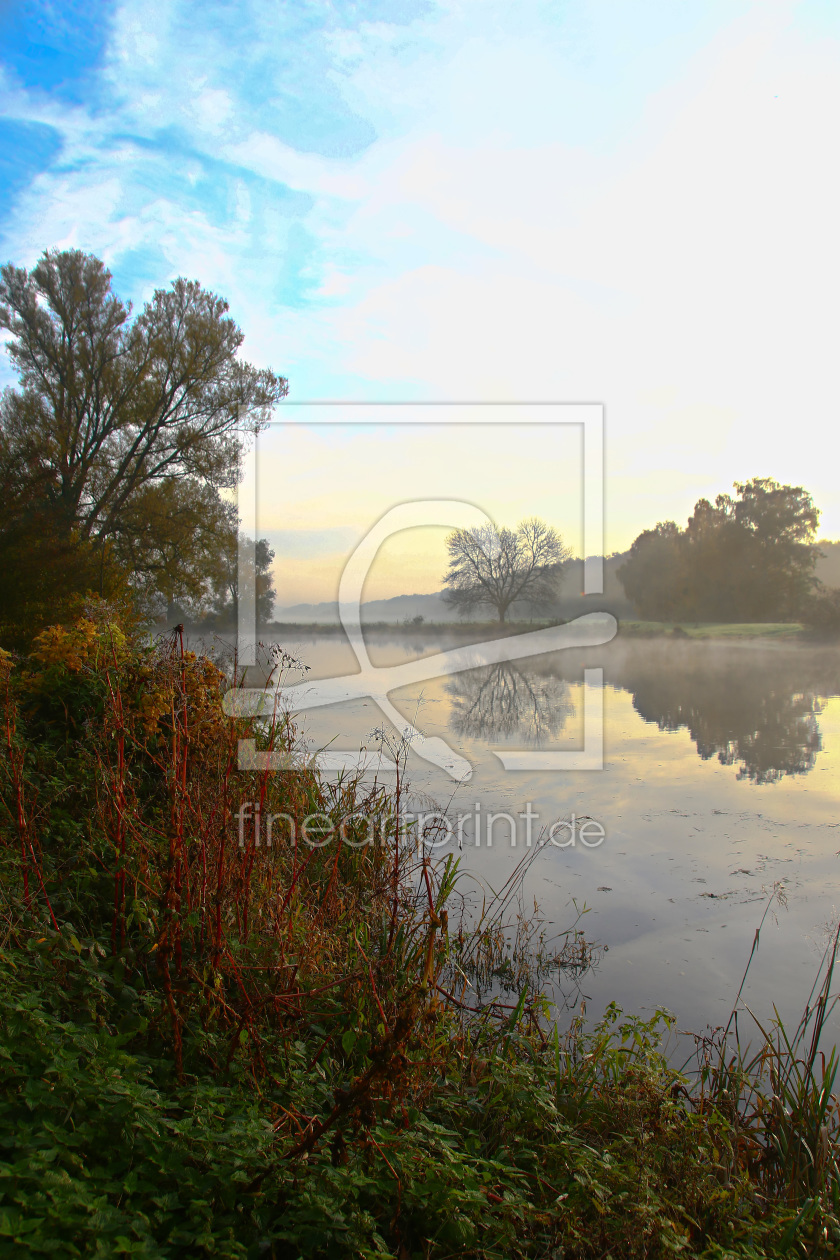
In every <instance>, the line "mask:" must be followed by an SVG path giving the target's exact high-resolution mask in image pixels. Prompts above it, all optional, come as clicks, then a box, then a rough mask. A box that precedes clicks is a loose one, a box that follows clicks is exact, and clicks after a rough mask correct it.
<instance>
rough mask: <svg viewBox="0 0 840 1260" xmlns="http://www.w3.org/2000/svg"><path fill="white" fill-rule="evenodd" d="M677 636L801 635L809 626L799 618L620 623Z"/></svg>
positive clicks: (649, 633)
mask: <svg viewBox="0 0 840 1260" xmlns="http://www.w3.org/2000/svg"><path fill="white" fill-rule="evenodd" d="M675 630H676V631H677V637H681V635H682V634H684V635H685V636H686V637H687V638H689V639H798V638H800V637H801V636H802V635H803V634H804V632H805V627H804V626H803V625H801V624H800V623H799V622H784V621H780V622H733V623H730V622H711V621H708V622H707V621H703V622H697V623H694V622H687V621H683V622H675V621H624V620H622V621H621V622H620V623H619V630H618V634H619V638H620V637H621V636H622V635H625V636H627V637H637V638H652V637H654V636H657V635H669V636H671V637H674V631H675Z"/></svg>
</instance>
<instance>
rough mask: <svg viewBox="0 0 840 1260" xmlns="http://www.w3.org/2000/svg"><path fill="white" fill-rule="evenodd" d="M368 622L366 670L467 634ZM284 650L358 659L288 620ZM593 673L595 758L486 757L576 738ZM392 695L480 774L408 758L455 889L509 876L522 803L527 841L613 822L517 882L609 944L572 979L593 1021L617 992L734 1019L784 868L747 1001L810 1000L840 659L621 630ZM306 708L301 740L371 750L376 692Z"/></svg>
mask: <svg viewBox="0 0 840 1260" xmlns="http://www.w3.org/2000/svg"><path fill="white" fill-rule="evenodd" d="M366 637H367V640H368V646H369V652H370V656H371V659H372V661H373V663H374V664H375V665H376V666H377V667H382V666H385V665H396V664H400V663H402V662H405V661H409V660H414V659H417V658H418V657H422V656H428V655H432V654H433V653H436V652H440V651H444V650H446V649H447V648H450V647H452V646H453V645H454V644H455V643H459V644H462V643H463V637H461V638H459V639H456V638H454V637H452V636H450V635H448V634H447V633H442V632H440V631H438V630H436V631H434V632H432V631H431V630H429V631H425V632H421V631H418V632H414V631H398V630H395V631H393V632H389V631H371V632H369V633H368V635H367V636H366ZM282 646H283V647H284V648H285V649H287V650H288V651H290V652H292V653H293V654H294V655H295V656H297V657H298V658H299V659H300V660H301V661H302V662H303V663H304V664H306V665H308V666H309V667H310V673H309V675H308V677H310V678H315V679H317V678H327V677H332V676H335V675H339V674H344V673H352V672H354V671H355V669H356V664H355V661H354V658H353V654H352V651H351V649H350V647H349V645H348V644H347V642H346V641H345V640H343V639H342V638H341V637H339V636H337V635H317V634H316V635H313V634H311V633H309V632H307V633H306V634H304V635H302V636H301V637H300V638H299V639H294V638H293V637H292V636H290V635H287V636H286V638H285V639H284V642H283V644H282ZM594 667H600V668H602V669H603V671H604V713H605V738H604V769H603V771H574V772H557V771H553V772H552V771H540V770H521V771H516V772H511V771H506V770H505V769H504V768H503V766H502V763H501V762H500V760H499V758H498V757H497V756H496V755H495V751H494V750H497V751H499V750H511V749H523V750H524V749H528V748H539V749H546V750H548V749H569V750H571V749H575V748H580V747H582V745H583V738H584V732H583V719H582V713H583V705H582V699H583V671H584V668H594ZM391 699H392V701H393V702H394V704H395V705H396V707H397V709H398V710H399V712H400V713H401V714H402V715H403V716H404V717H405V718H406V720H407V721H409V722H411V723H412V724H414V725H415V726H417V727H418V728H419V729H420V730H422V732H423V733H424V734H425V735H427V736H437V737H440V738H442V739H444V740H445V741H446V742H447V743H448V744H449V745H450V747H451V748H452V749H453V750H454V751H456V752H457V753H458V754H459V755H461V756H463V757H465V758H467V760H469V761H470V762H471V763H472V765H473V767H474V769H473V775H472V777H471V779H470V780H469V782H467V783H464V784H460V785H459V784H457V783H454V782H453V781H452V780H451V779H449V778H447V776H446V775H445V774H444V773H443V772H442V771H440V770H438V769H437V768H435V767H433V766H431V765H429V764H428V763H426V762H424V761H422V760H421V759H420V758H419V757H417V756H416V755H414V754H411V755H410V756H409V760H408V775H409V780H410V784H411V788H412V791H413V793H414V807H415V808H416V809H418V810H419V809H429V808H434V807H435V806H437V807H440V808H441V809H446V810H447V811H448V812H449V814H450V816H452V817H453V818H454V817H457V816H460V817H461V819H462V825H461V829H460V836H461V844H462V847H461V851H460V857H461V865H462V869H463V870H464V872H465V880H464V883H463V884H462V888H463V890H464V891H467V890H468V885H469V887H470V888H472V890H473V892H474V894H475V895H476V896H479V897H480V896H481V895H483V893H484V891H485V890H486V889H488V888H489V889H496V888H498V887H499V886H500V885H501V884H502V883H504V881H505V879H507V877H508V876H509V874H510V873H511V871H512V870H513V868H514V866H515V864H516V863H517V862H518V861H519V860H520V859H521V858H522V857H523V854H524V853H525V851H526V838H525V824H524V822H522V821H521V818H522V815H523V812H524V811H526V810H529V811H531V812H532V814H533V815H534V816H535V818H536V820H537V821H535V822H534V823H533V825H532V839H533V840H534V841H535V840H536V838H537V836H538V835H539V834H540V832H541V831H544V830H547V828H548V827H549V826H550V825H551V824H552V823H554V822H556V821H557V820H562V819H568V818H570V816H571V815H572V814H574V815H575V816H576V817H577V818H578V819H581V818H591V819H594V820H597V822H599V823H600V824H601V826H602V827H603V829H604V831H605V833H606V834H605V839H604V841H603V843H602V844H600V845H599V846H598V847H594V848H586V847H584V846H583V845H581V844H580V843H577V844H576V845H574V846H569V847H566V848H560V847H555V846H553V845H546V846H544V847H543V848H542V849H541V851H540V852H539V854H538V855H537V857H536V859H535V861H534V862H533V864H532V865H531V867H530V869H529V872H528V875H527V877H526V880H525V885H524V889H523V901H524V906H525V908H526V909H528V910H530V909H532V908H533V902H534V899H535V898H536V900H537V902H538V904H539V906H540V910H541V912H542V914H543V915H544V917H545V918H546V919H547V920H548V923H549V924H550V929H549V930H550V931H560V930H562V929H563V928H564V927H567V926H569V925H570V924H571V922H572V921H573V919H574V917H575V907H574V904H573V902H574V903H576V904H577V906H578V907H582V906H583V905H584V904H585V905H586V906H587V907H589V908H590V909H589V913H587V914H586V916H585V917H584V920H583V923H582V926H583V927H584V928H585V931H586V935H587V938H588V939H589V940H590V941H593V942H596V943H598V944H599V945H600V946H602V947H603V946H606V947H607V948H606V950H605V951H603V952H601V953H600V955H599V961H598V963H597V966H596V967H595V968H594V969H592V970H591V971H589V972H588V973H587V974H585V975H584V976H583V977H582V978H581V979H580V981H579V982H578V984H577V985H574V984H573V983H572V982H571V981H570V982H569V983H568V985H567V986H566V990H567V991H566V993H565V998H566V1000H567V1002H568V1004H569V1005H572V1006H577V1005H578V1004H579V1003H580V1001H581V1000H585V1002H586V1009H587V1014H588V1015H590V1016H597V1015H598V1014H599V1012H600V1011H601V1010H602V1009H603V1007H604V1006H605V1004H606V1003H607V1002H609V1001H611V1000H616V1001H617V1002H619V1004H621V1005H622V1006H624V1007H625V1008H626V1009H628V1010H634V1011H638V1012H649V1011H651V1010H652V1009H653V1008H654V1007H655V1006H657V1005H665V1006H667V1007H668V1008H669V1009H671V1010H672V1011H673V1012H674V1013H675V1014H676V1015H677V1017H678V1020H679V1026H680V1027H681V1028H685V1029H690V1030H698V1031H700V1030H702V1029H703V1028H704V1027H705V1026H706V1025H707V1024H710V1025H713V1026H714V1025H717V1024H720V1023H723V1022H725V1021H726V1019H727V1017H728V1014H729V1011H730V1009H731V1006H732V1004H733V1002H734V999H735V995H736V992H737V989H738V984H739V982H740V979H741V975H742V973H743V969H744V966H745V964H746V961H747V959H748V957H749V953H750V949H751V946H752V942H753V936H754V932H755V928H756V926H757V924H758V922H759V919H760V917H761V913H762V911H763V908H764V903H765V900H766V898H767V896H768V895H769V894H770V892H771V890H772V888H773V886H774V884H776V883H780V884H781V886H782V889H783V895H784V900H785V902H786V908H784V909H780V910H779V911H778V913H776V914H775V915H774V916H773V917H772V918H771V919H768V922H767V923H766V924H765V928H764V930H763V932H762V936H761V943H760V948H759V952H758V955H757V957H756V959H755V960H754V962H753V966H752V968H751V971H750V976H749V980H748V982H747V985H746V987H745V990H744V994H743V998H744V1000H745V1001H746V1002H747V1003H748V1004H749V1005H750V1007H751V1008H752V1009H754V1010H755V1011H756V1013H758V1012H759V1011H763V1012H764V1014H765V1015H766V1014H770V1015H772V1005H773V1003H775V1004H776V1005H777V1006H778V1007H779V1009H780V1011H781V1013H782V1014H783V1015H788V1014H793V1013H794V1012H796V1013H798V1012H799V1011H800V1010H801V1008H802V1007H803V1006H804V1004H805V1001H806V1000H807V997H808V993H809V990H810V987H811V983H812V980H813V976H814V974H815V971H816V967H817V964H818V961H819V954H820V953H821V951H822V948H823V944H824V939H825V936H826V933H827V931H828V928H829V926H830V925H831V923H832V922H834V923H836V920H837V915H838V913H839V912H840V857H838V850H840V828H839V827H838V811H837V803H838V789H840V652H838V651H837V650H836V649H834V648H830V647H824V648H820V647H808V646H806V645H802V644H800V643H793V644H785V643H773V644H767V645H765V644H761V643H759V642H757V641H752V642H737V643H734V644H731V645H730V644H723V643H721V642H720V641H698V640H688V641H682V640H671V639H625V640H622V638H621V635H620V632H619V637H618V638H617V640H616V641H614V642H613V643H612V644H610V645H608V646H607V647H601V648H592V649H587V650H580V649H572V650H566V651H563V652H555V653H551V654H549V655H547V656H543V657H538V658H532V659H530V660H522V661H519V662H516V661H511V662H508V663H504V664H500V665H494V666H489V667H483V668H481V669H476V670H467V671H464V672H461V673H458V674H453V675H449V676H445V677H442V678H435V679H431V680H430V681H429V682H427V683H425V684H423V685H422V686H417V685H415V686H413V687H408V688H404V689H402V690H400V691H396V692H394V693H392V695H391ZM299 723H300V726H301V728H302V730H303V732H304V734H305V736H306V738H307V741H308V743H309V745H310V747H311V748H312V749H317V748H319V747H323V746H325V745H327V744H330V747H331V748H333V749H335V748H340V749H348V750H353V751H355V750H357V749H358V748H359V747H360V746H364V747H367V748H369V749H375V748H376V747H377V736H376V733H375V732H376V731H377V729H381V728H382V727H383V725H385V723H384V720H383V718H382V715H381V714H380V712H379V710H378V708H377V706H376V704H375V702H374V701H373V700H372V699H368V700H361V701H354V702H350V703H345V704H340V705H334V706H330V707H326V708H323V709H320V710H313V711H312V712H309V713H306V712H303V713H301V714H300V716H299ZM494 812H496V813H504V814H507V815H509V816H510V817H511V818H512V820H513V823H514V826H513V827H512V826H511V825H509V824H505V823H504V822H503V821H502V822H500V823H499V824H498V825H497V826H494V828H493V830H492V833H491V836H490V839H491V840H492V843H490V844H489V845H488V833H487V825H486V822H487V817H488V815H489V814H491V813H494ZM561 835H562V836H563V837H565V836H566V835H567V833H566V832H562V833H561ZM513 839H515V841H516V843H515V844H514V843H512V840H513ZM438 851H439V852H450V851H454V852H456V853H457V852H458V844H457V842H456V841H455V840H453V841H452V843H451V844H450V845H449V846H448V847H447V848H442V849H440V850H438ZM558 996H561V994H560V991H559V990H558ZM835 1031H836V1030H835Z"/></svg>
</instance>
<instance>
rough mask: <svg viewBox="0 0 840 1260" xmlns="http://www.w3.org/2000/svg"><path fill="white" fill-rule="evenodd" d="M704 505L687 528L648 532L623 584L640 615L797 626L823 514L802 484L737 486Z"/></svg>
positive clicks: (625, 569)
mask: <svg viewBox="0 0 840 1260" xmlns="http://www.w3.org/2000/svg"><path fill="white" fill-rule="evenodd" d="M735 490H736V492H737V497H735V498H733V497H732V496H730V495H728V494H719V495H718V496H717V497H716V499H715V501H714V503H713V504H712V503H711V502H710V501H709V500H708V499H700V500H699V502H698V503H696V504H695V507H694V512H693V514H692V516H691V517H689V520H688V523H687V525H686V528H685V529H684V530H681V529H679V528H678V527H677V526H676V525H675V524H674V522H673V521H668V522H666V523H665V524H664V525H657V527H656V529H655V530H645V531H643V533H641V534H640V535H639V536H638V538H637V539H636V540H635V542H634V543H633V546H632V547H631V548H630V553H629V555H628V557H627V560H626V561H625V563H624V565H623V566H622V568H621V569H620V570H619V578H620V580H621V582H622V584H623V586H624V589H625V592H626V593H627V596H628V598H629V599H630V600H632V602H633V604H634V605H635V607H636V609H637V611H638V612H639V613H640V615H641V616H643V617H646V618H650V619H651V620H661V621H671V620H674V621H676V620H687V621H730V622H731V621H785V620H795V619H796V618H797V617H798V616H799V615H800V614H801V613H802V610H803V608H804V607H805V606H806V604H807V602H808V599H809V596H810V593H811V591H812V590H813V587H814V585H815V583H816V578H815V576H814V567H815V564H816V561H817V558H818V555H819V552H818V550H817V549H816V548H815V547H814V538H815V536H816V529H817V523H818V520H819V512H818V511H817V509H816V508H815V506H814V503H813V500H812V499H811V496H810V495H809V494H808V493H807V492H806V491H805V490H803V489H802V487H801V486H786V485H780V484H779V482H777V481H774V480H773V479H772V478H770V477H754V478H753V479H752V480H751V481H745V482H736V484H735Z"/></svg>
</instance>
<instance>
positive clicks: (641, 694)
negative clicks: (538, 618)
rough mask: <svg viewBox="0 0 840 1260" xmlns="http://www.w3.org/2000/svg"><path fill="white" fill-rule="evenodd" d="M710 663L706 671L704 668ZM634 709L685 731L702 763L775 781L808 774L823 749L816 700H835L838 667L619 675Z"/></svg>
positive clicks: (744, 665) (772, 664)
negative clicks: (712, 762)
mask: <svg viewBox="0 0 840 1260" xmlns="http://www.w3.org/2000/svg"><path fill="white" fill-rule="evenodd" d="M704 664H705V666H706V667H705V668H703V665H704ZM620 673H621V675H622V677H621V680H620V683H619V685H620V686H622V687H623V688H625V689H627V690H629V691H632V694H633V707H634V708H635V710H636V712H637V713H638V714H639V715H640V716H641V717H642V718H644V719H645V721H647V722H655V723H656V725H657V726H658V727H659V729H660V730H662V731H677V730H679V729H680V728H685V729H686V730H687V731H688V732H689V734H690V736H691V738H692V739H693V741H694V743H695V745H696V748H697V752H698V754H699V755H700V756H701V757H702V758H703V760H704V761H708V760H710V759H711V758H712V757H717V759H718V761H719V762H720V763H721V765H724V766H737V767H738V778H739V779H749V780H750V781H751V782H753V783H776V782H778V780H779V779H782V778H784V777H785V776H786V775H799V774H807V773H808V772H809V771H810V770H812V769H813V767H814V763H815V761H816V757H817V753H818V752H819V751H820V749H821V748H822V737H821V735H820V731H819V726H818V724H817V717H818V716H819V714H820V712H821V711H822V707H823V706H822V703H821V701H820V699H819V696H821V695H822V696H826V695H832V694H836V692H837V678H836V667H835V668H832V669H830V670H829V671H828V672H826V673H824V674H823V676H822V677H817V676H815V674H814V670H813V668H812V666H811V665H810V663H809V662H808V661H807V660H806V659H800V660H798V661H797V660H796V659H794V660H781V659H773V658H772V657H763V656H761V655H758V656H757V658H752V659H751V658H749V657H747V656H746V655H745V654H742V657H741V658H740V659H738V658H735V659H733V660H729V661H728V662H727V667H724V668H722V667H721V665H720V663H718V662H710V661H709V660H708V657H707V658H706V660H705V661H703V660H702V658H701V660H700V661H699V662H698V661H697V660H694V661H692V660H690V659H688V658H687V656H685V657H683V658H682V659H681V660H678V661H669V660H667V659H666V660H663V661H661V662H660V663H659V664H658V665H657V666H656V667H655V668H654V667H653V666H652V663H650V662H647V663H646V664H645V665H639V664H637V665H636V666H635V667H634V666H632V665H631V666H630V667H629V668H624V669H623V670H621V671H620Z"/></svg>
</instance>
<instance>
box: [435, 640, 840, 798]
mask: <svg viewBox="0 0 840 1260" xmlns="http://www.w3.org/2000/svg"><path fill="white" fill-rule="evenodd" d="M587 664H592V665H601V666H603V668H604V677H605V682H606V683H607V684H609V685H611V686H613V687H616V688H617V689H619V690H622V691H627V692H629V693H630V694H631V695H632V697H633V707H634V708H635V710H636V712H637V713H638V714H639V716H640V717H642V718H643V719H644V720H645V721H646V722H654V723H656V725H657V726H658V727H659V729H660V730H662V731H678V730H680V729H683V728H684V729H686V730H687V731H688V733H689V735H690V736H691V738H692V740H693V741H694V744H695V746H696V748H697V753H698V755H699V756H700V757H701V758H702V759H703V760H704V761H708V760H710V759H711V758H713V757H717V759H718V761H719V762H720V763H721V765H724V766H733V767H736V768H737V775H738V778H739V779H744V780H747V781H749V782H752V783H758V784H761V783H776V782H778V781H779V780H780V779H782V778H784V777H786V776H788V775H802V774H807V773H808V772H809V771H810V770H812V769H813V767H814V764H815V761H816V757H817V753H818V752H819V751H820V749H821V747H822V738H821V735H820V730H819V726H818V717H819V714H820V713H821V711H822V708H823V704H822V698H824V697H827V696H833V695H838V694H840V659H838V656H837V654H836V652H835V653H832V654H822V655H821V654H820V653H818V652H812V651H808V650H805V649H802V648H800V649H775V650H774V649H759V648H756V649H752V648H741V649H734V648H723V647H719V646H715V645H709V644H701V643H695V644H686V645H681V644H670V643H665V642H663V641H653V640H647V641H644V642H637V643H625V644H616V645H614V646H613V648H612V649H610V650H608V651H603V650H602V651H600V652H599V654H598V657H597V659H591V660H590V661H588V662H587ZM570 680H571V682H578V681H580V673H579V672H576V674H575V676H574V677H571V678H570ZM447 691H448V693H449V695H450V696H451V698H452V713H451V715H450V719H449V720H450V726H451V728H452V730H453V731H454V732H455V733H456V734H458V735H461V736H465V737H466V738H469V739H476V740H485V741H487V742H491V741H494V740H499V739H503V740H510V741H513V740H518V741H520V742H523V743H528V744H533V745H538V744H540V743H541V742H544V741H546V740H548V739H550V738H551V737H552V736H555V735H557V734H558V732H559V731H561V730H562V729H563V727H564V726H565V724H566V722H567V720H568V718H569V717H570V715H571V714H572V713H573V712H574V705H573V704H572V701H571V698H570V691H569V681H567V680H566V679H564V677H563V674H562V670H561V663H560V659H558V658H557V657H551V656H546V657H542V658H539V660H538V661H534V662H530V663H529V664H528V665H527V666H523V665H521V664H517V663H516V662H509V663H505V664H501V665H493V666H489V667H484V668H481V669H475V670H471V671H469V672H468V673H463V674H459V675H456V676H455V677H453V678H451V679H450V680H449V681H448V683H447Z"/></svg>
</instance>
